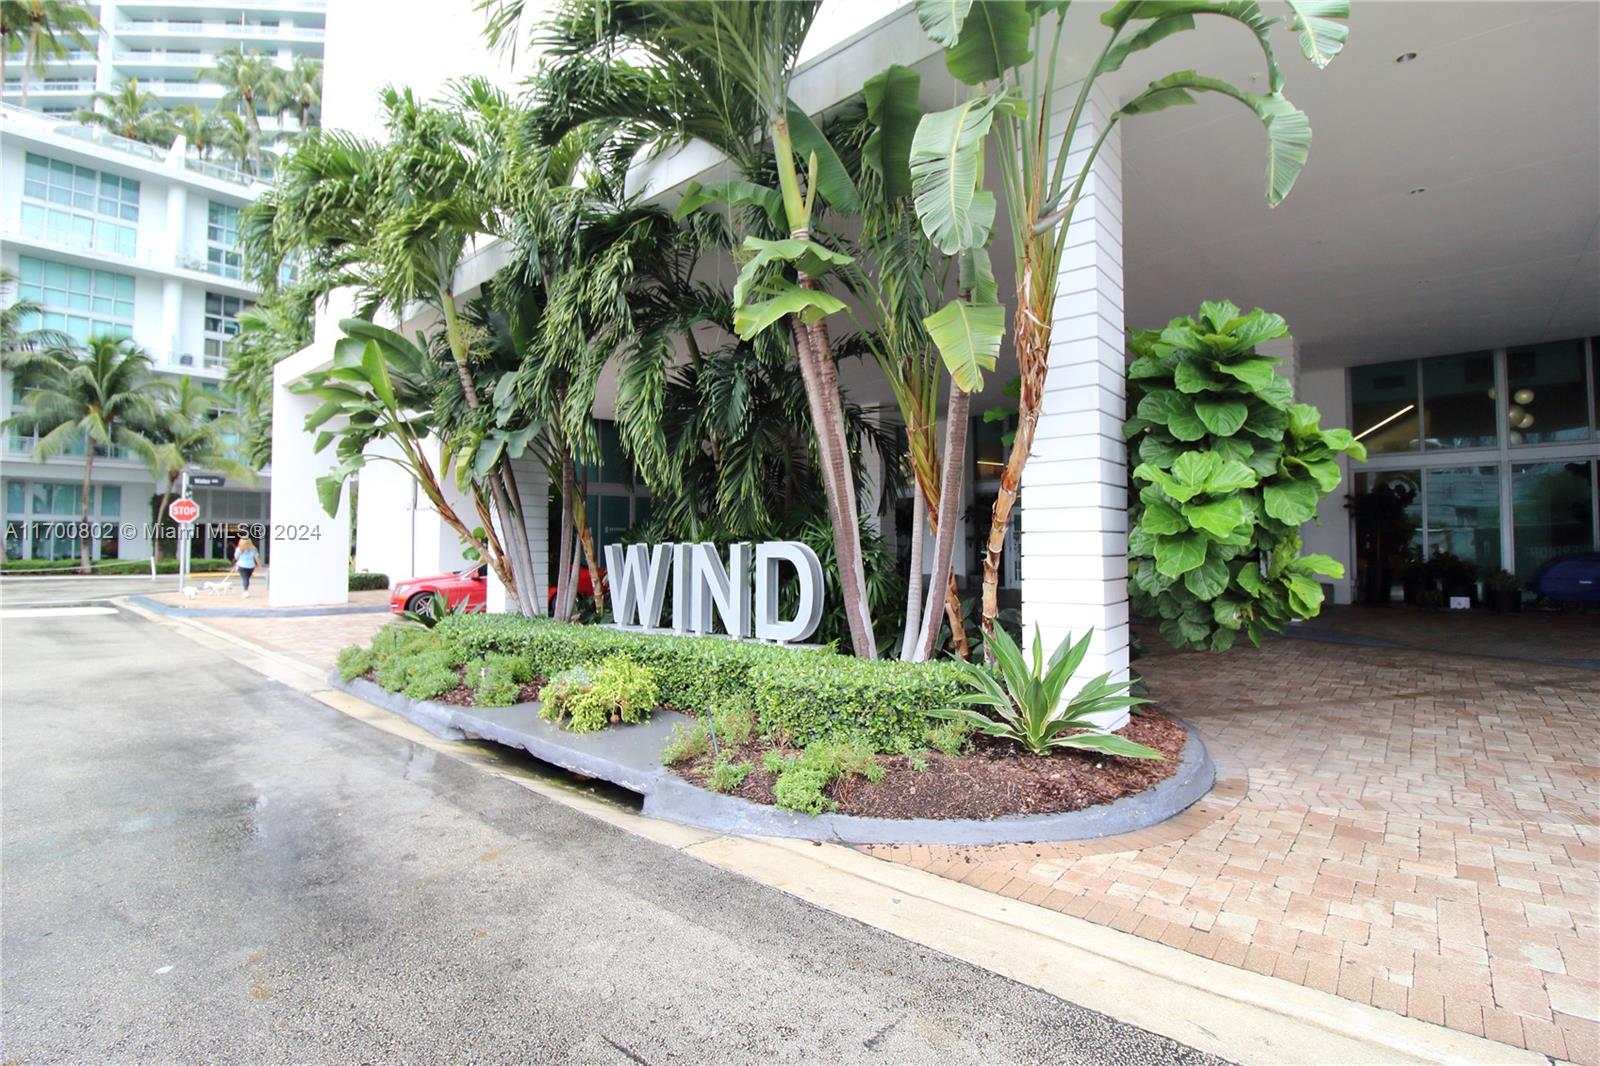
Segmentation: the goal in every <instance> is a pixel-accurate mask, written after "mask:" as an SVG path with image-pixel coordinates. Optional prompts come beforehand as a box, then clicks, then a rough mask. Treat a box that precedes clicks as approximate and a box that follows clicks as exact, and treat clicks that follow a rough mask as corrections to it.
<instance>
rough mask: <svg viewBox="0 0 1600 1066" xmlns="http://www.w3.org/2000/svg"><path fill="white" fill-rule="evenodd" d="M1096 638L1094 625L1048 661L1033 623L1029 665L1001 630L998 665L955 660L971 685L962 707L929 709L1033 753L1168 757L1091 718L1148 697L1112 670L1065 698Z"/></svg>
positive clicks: (995, 640)
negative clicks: (1072, 750) (1055, 750)
mask: <svg viewBox="0 0 1600 1066" xmlns="http://www.w3.org/2000/svg"><path fill="white" fill-rule="evenodd" d="M1093 637H1094V630H1092V629H1091V630H1089V631H1088V632H1087V633H1085V634H1084V635H1083V639H1082V640H1080V641H1078V643H1076V644H1073V643H1072V641H1071V639H1070V638H1068V639H1066V640H1063V641H1062V642H1061V644H1060V645H1059V646H1058V647H1057V648H1056V650H1055V652H1054V653H1053V654H1051V656H1050V659H1049V661H1048V662H1046V661H1045V657H1044V641H1043V640H1042V639H1041V637H1040V635H1039V630H1038V627H1034V631H1033V663H1032V665H1031V666H1030V665H1029V664H1028V662H1027V661H1026V660H1025V659H1024V658H1023V655H1022V649H1021V648H1018V647H1017V645H1016V643H1015V642H1014V641H1012V639H1011V636H1010V634H1008V633H1006V631H1005V630H1004V629H1000V628H998V627H997V628H996V629H995V631H994V634H993V636H991V637H990V638H989V650H990V651H991V652H992V653H993V655H994V660H995V670H993V671H991V670H990V669H989V668H988V667H987V666H980V665H977V664H975V663H966V662H958V663H957V664H956V666H957V668H958V669H959V670H960V671H961V673H962V675H963V677H964V678H965V680H966V682H967V684H968V686H969V688H970V691H969V692H967V693H966V694H965V695H963V696H960V697H958V699H957V702H958V703H961V704H963V706H960V707H944V708H940V709H939V710H936V711H933V712H931V713H932V714H933V715H934V716H935V717H939V718H947V719H950V720H951V721H956V722H961V723H963V724H965V725H968V726H971V727H972V728H973V729H974V730H976V731H977V732H980V733H986V734H988V735H989V736H994V737H1003V738H1005V739H1006V740H1012V741H1015V742H1016V743H1018V744H1020V745H1022V746H1023V747H1024V748H1026V749H1028V750H1029V751H1031V752H1033V753H1034V754H1035V755H1045V754H1048V753H1049V752H1050V750H1051V749H1053V748H1081V749H1084V750H1088V751H1098V752H1103V753H1104V754H1106V755H1121V756H1124V757H1126V758H1131V759H1160V758H1163V756H1162V755H1161V753H1160V752H1157V751H1155V750H1154V749H1153V748H1147V747H1145V746H1144V745H1143V744H1138V743H1135V742H1134V741H1131V740H1128V739H1127V738H1125V737H1120V736H1118V735H1116V734H1115V733H1109V732H1106V731H1105V730H1104V729H1103V728H1101V727H1100V726H1099V725H1097V724H1096V723H1095V721H1094V718H1095V716H1097V715H1101V714H1104V713H1105V712H1107V711H1117V710H1121V709H1123V708H1125V707H1134V706H1137V705H1138V704H1141V703H1144V702H1145V701H1144V700H1142V699H1140V698H1139V697H1137V696H1129V695H1127V689H1128V682H1126V681H1112V680H1111V675H1110V674H1109V673H1105V674H1101V675H1100V676H1099V677H1097V678H1095V679H1094V680H1092V681H1090V682H1089V683H1088V684H1086V685H1084V686H1083V687H1082V688H1081V689H1079V690H1078V693H1077V695H1075V696H1073V697H1072V698H1071V699H1070V700H1065V701H1064V700H1063V699H1062V697H1063V696H1064V695H1065V693H1066V689H1067V685H1068V684H1069V683H1070V682H1071V681H1072V675H1073V674H1075V673H1076V672H1077V670H1078V667H1079V666H1081V665H1082V664H1083V660H1084V657H1085V656H1086V655H1088V653H1089V641H1090V640H1091V639H1092V638H1093ZM974 707H984V708H987V709H988V710H989V712H990V714H993V715H994V717H991V716H990V714H985V713H982V712H980V711H976V710H973V708H974Z"/></svg>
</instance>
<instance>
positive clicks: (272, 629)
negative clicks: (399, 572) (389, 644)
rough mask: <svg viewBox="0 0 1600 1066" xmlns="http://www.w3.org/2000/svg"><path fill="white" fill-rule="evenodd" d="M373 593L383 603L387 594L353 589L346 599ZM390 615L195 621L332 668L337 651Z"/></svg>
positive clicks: (388, 619) (361, 639)
mask: <svg viewBox="0 0 1600 1066" xmlns="http://www.w3.org/2000/svg"><path fill="white" fill-rule="evenodd" d="M374 595H376V596H382V597H385V602H387V597H388V595H389V594H388V593H387V592H377V593H365V592H356V593H352V594H351V596H350V600H351V602H352V603H354V602H356V599H357V597H360V596H374ZM394 617H395V616H393V615H390V614H387V613H384V614H379V613H371V614H324V615H313V616H310V617H293V616H286V617H272V616H271V615H266V614H262V615H253V616H246V617H239V618H201V619H196V622H197V623H198V624H201V625H204V626H206V627H207V628H209V629H214V630H217V631H218V632H220V633H225V634H227V635H228V636H231V637H236V638H238V639H240V640H242V641H244V642H246V643H247V644H250V645H253V646H255V647H258V648H262V649H264V650H267V651H276V652H282V653H283V654H285V655H289V656H292V657H293V658H296V659H299V660H301V661H302V662H308V663H311V664H312V665H313V666H316V667H317V668H318V669H320V670H332V669H333V664H334V660H336V659H337V658H338V657H339V652H340V651H342V650H343V649H344V648H346V647H347V646H349V645H351V644H365V643H367V642H368V641H370V640H371V639H372V637H373V634H375V633H377V632H378V630H380V629H382V628H383V627H384V626H386V625H388V624H389V623H390V622H391V621H393V620H394Z"/></svg>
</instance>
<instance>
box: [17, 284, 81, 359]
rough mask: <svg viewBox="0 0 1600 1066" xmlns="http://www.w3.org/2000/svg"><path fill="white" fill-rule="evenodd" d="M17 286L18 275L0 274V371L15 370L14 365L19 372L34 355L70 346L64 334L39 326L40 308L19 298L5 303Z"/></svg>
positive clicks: (29, 301)
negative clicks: (23, 363)
mask: <svg viewBox="0 0 1600 1066" xmlns="http://www.w3.org/2000/svg"><path fill="white" fill-rule="evenodd" d="M16 284H17V276H16V275H15V274H13V273H11V271H9V270H0V369H5V370H11V369H13V365H14V364H15V365H16V367H17V369H20V364H21V363H22V362H24V361H26V360H27V359H28V358H29V357H30V356H31V355H32V354H33V353H35V352H39V351H44V350H47V349H51V348H64V347H66V346H67V345H68V344H69V343H70V342H69V341H68V339H67V335H66V334H65V333H62V332H60V331H59V330H53V329H44V328H43V327H41V326H39V325H36V323H37V322H38V321H39V305H38V304H36V303H34V302H33V301H32V300H24V299H22V298H20V297H18V298H17V299H13V300H7V299H5V297H7V296H8V295H10V293H11V290H12V289H14V288H15V287H16Z"/></svg>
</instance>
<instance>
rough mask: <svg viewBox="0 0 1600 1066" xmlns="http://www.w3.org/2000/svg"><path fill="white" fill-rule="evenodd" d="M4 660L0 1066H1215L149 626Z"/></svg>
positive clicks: (57, 634)
mask: <svg viewBox="0 0 1600 1066" xmlns="http://www.w3.org/2000/svg"><path fill="white" fill-rule="evenodd" d="M7 591H8V593H9V591H10V590H9V589H8V590H7ZM7 598H8V599H9V598H10V597H9V595H8V596H7ZM0 656H3V665H0V668H3V683H4V687H3V699H0V728H3V737H4V741H3V745H0V770H3V782H0V949H3V951H0V954H3V961H0V981H3V985H0V1061H3V1062H6V1063H13V1062H16V1063H21V1062H26V1063H30V1064H34V1063H43V1062H57V1061H89V1062H196V1061H207V1062H269V1061H270V1062H277V1061H290V1060H294V1061H302V1062H303V1061H356V1060H360V1061H368V1062H372V1061H381V1062H404V1061H409V1062H428V1063H443V1062H539V1063H547V1062H583V1063H591V1062H596V1063H603V1062H616V1063H635V1064H637V1063H665V1062H692V1063H708V1062H857V1061H868V1060H876V1061H882V1062H895V1063H900V1062H928V1063H934V1062H937V1063H941V1064H946V1063H963V1062H974V1063H976V1062H982V1063H1003V1062H1018V1063H1021V1062H1026V1063H1046V1062H1050V1063H1054V1062H1063V1063H1066V1062H1102V1063H1112V1062H1115V1063H1119V1064H1120V1063H1147V1062H1148V1063H1156V1062H1160V1063H1174V1062H1211V1061H1215V1060H1212V1059H1210V1058H1208V1057H1207V1056H1203V1055H1201V1054H1200V1053H1198V1052H1195V1051H1193V1050H1192V1049H1189V1048H1186V1047H1184V1046H1182V1045H1178V1044H1174V1043H1173V1042H1171V1041H1169V1040H1166V1039H1164V1038H1160V1037H1156V1036H1153V1035H1151V1034H1150V1033H1147V1032H1145V1031H1143V1030H1140V1029H1136V1028H1133V1027H1130V1026H1126V1025H1122V1024H1120V1023H1117V1022H1113V1021H1111V1020H1109V1019H1108V1018H1106V1017H1104V1016H1102V1015H1098V1014H1094V1013H1091V1012H1089V1011H1085V1010H1083V1009H1081V1008H1078V1007H1075V1006H1073V1005H1071V1004H1067V1003H1063V1002H1062V1001H1060V1000H1057V999H1055V998H1053V997H1051V996H1048V995H1046V994H1044V993H1041V992H1038V991H1035V990H1032V989H1029V988H1026V987H1023V986H1021V985H1017V984H1014V983H1012V982H1010V981H1007V980H1005V979H1003V978H1000V977H996V976H994V975H993V974H990V973H988V972H986V971H983V970H980V969H977V968H975V967H972V966H970V965H968V964H966V963H963V962H960V961H957V960H954V959H951V958H948V957H945V956H943V955H940V954H938V953H936V952H933V951H930V950H928V949H925V948H921V947H918V946H916V945H914V944H910V943H907V942H905V941H902V940H900V939H898V938H896V937H892V936H889V935H887V934H885V933H881V932H879V931H877V930H874V929H871V928H868V927H865V926H862V925H860V924H858V923H855V922H853V921H850V920H848V919H845V918H841V917H838V916H836V915H833V914H830V913H827V912H824V911H820V910H816V909H814V908H812V907H810V906H808V905H806V904H804V903H801V902H799V901H797V900H795V899H793V898H791V897H788V896H785V895H783V894H781V893H778V892H775V891H773V890H770V889H767V888H765V887H763V886H760V885H757V884H755V883H753V882H750V881H747V880H744V879H742V878H739V877H736V876H733V875H731V874H728V873H726V872H723V871H720V870H717V869H714V868H712V867H709V866H706V865H704V864H702V863H700V862H698V861H696V860H694V859H692V858H689V857H686V856H683V855H680V854H678V853H676V852H674V851H672V850H671V849H669V848H664V847H660V846H657V845H654V844H651V843H649V842H646V841H644V840H642V839H640V838H638V837H635V836H633V835H631V834H628V833H625V832H622V831H620V830H618V829H615V828H612V827H610V826H607V825H605V824H603V823H600V822H596V821H594V820H593V819H591V818H588V817H586V816H584V815H582V814H579V813H577V812H575V811H572V810H570V809H568V808H566V807H564V806H562V805H560V804H557V803H554V802H552V801H549V800H547V799H545V798H543V797H541V796H538V795H535V794H533V793H530V792H528V791H527V790H525V789H523V788H520V787H518V786H516V785H514V784H512V783H510V782H506V781H502V780H499V779H497V778H494V777H491V776H489V775H486V774H484V773H482V772H481V771H478V770H475V769H473V768H471V767H469V766H467V765H465V764H463V763H461V762H458V761H456V760H453V759H449V758H445V757H440V756H437V755H435V753H433V752H431V751H429V750H428V749H426V748H420V747H416V746H414V745H412V744H410V743H408V742H406V741H404V740H401V739H399V738H397V737H393V736H390V735H389V734H387V733H383V732H381V731H378V730H374V729H372V728H370V727H367V726H364V725H362V724H360V723H359V722H356V721H354V720H352V719H349V718H346V717H344V716H342V715H340V714H338V713H337V712H335V711H333V710H330V709H328V708H326V707H324V706H323V705H321V704H320V703H317V702H316V701H314V700H310V699H308V698H306V697H304V696H302V695H300V694H299V693H296V692H294V691H292V690H290V689H287V688H285V687H283V686H281V685H278V684H276V683H273V682H269V681H266V680H264V679H262V678H261V677H259V676H258V675H256V674H254V673H251V672H249V671H247V670H245V669H244V668H243V667H240V666H238V665H236V664H234V663H232V662H231V661H227V660H220V659H216V658H214V657H212V656H211V655H210V654H209V653H207V652H206V651H204V650H203V649H202V648H200V647H199V646H198V645H195V644H193V643H191V642H189V641H187V640H185V639H183V638H182V637H181V636H177V635H175V634H173V633H172V632H171V631H170V630H168V629H167V628H166V627H163V626H160V625H156V624H154V623H150V622H147V621H144V620H142V619H139V618H136V617H134V616H132V615H129V614H126V613H121V612H119V613H114V614H94V615H75V614H74V615H65V614H60V613H57V612H55V611H51V612H49V613H48V615H43V614H42V615H41V616H35V617H30V616H29V615H28V614H27V612H25V611H19V610H15V609H12V608H8V609H7V610H6V611H5V612H4V617H3V620H0Z"/></svg>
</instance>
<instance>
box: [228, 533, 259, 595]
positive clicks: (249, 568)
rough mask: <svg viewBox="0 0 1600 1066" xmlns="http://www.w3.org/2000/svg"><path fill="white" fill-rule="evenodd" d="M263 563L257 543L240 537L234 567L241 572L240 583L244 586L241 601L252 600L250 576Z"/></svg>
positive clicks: (234, 557) (234, 553) (235, 549)
mask: <svg viewBox="0 0 1600 1066" xmlns="http://www.w3.org/2000/svg"><path fill="white" fill-rule="evenodd" d="M260 561H261V553H260V552H258V551H257V550H256V542H255V541H253V540H251V539H250V538H249V537H240V538H239V546H238V547H236V548H234V549H233V565H234V566H235V567H237V568H238V570H239V581H240V582H241V583H242V584H243V585H244V591H243V592H241V593H239V598H240V599H241V600H247V599H249V598H250V575H251V574H254V573H255V572H256V564H257V563H259V562H260Z"/></svg>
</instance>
